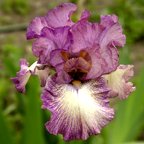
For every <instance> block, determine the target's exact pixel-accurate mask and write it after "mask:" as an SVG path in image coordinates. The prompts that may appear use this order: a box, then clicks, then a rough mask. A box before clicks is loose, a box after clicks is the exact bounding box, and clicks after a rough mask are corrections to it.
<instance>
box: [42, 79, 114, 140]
mask: <svg viewBox="0 0 144 144" xmlns="http://www.w3.org/2000/svg"><path fill="white" fill-rule="evenodd" d="M108 91H109V90H108V89H107V88H106V87H105V84H104V81H103V80H102V79H99V80H97V81H90V82H87V83H85V84H82V85H81V86H80V87H79V88H78V89H77V88H76V87H75V86H73V85H69V84H57V83H55V82H54V81H52V80H51V78H50V79H49V80H47V84H46V87H45V89H44V91H43V94H42V97H41V98H42V101H43V106H42V107H43V108H46V109H48V110H50V111H51V112H52V115H51V119H50V121H49V122H47V123H46V128H47V130H48V131H49V132H50V133H52V134H54V135H57V134H62V135H63V136H64V139H65V140H74V139H84V140H85V139H87V138H88V137H89V136H90V135H94V134H98V133H100V131H101V129H102V127H104V126H105V125H107V124H108V123H109V121H111V120H112V118H113V117H114V110H113V109H112V108H110V107H109V105H108V103H109V101H108V99H107V95H108Z"/></svg>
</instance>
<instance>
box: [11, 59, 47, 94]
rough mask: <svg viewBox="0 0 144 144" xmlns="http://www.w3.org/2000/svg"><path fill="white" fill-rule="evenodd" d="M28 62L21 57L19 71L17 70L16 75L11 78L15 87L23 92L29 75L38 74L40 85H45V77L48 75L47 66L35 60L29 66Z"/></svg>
mask: <svg viewBox="0 0 144 144" xmlns="http://www.w3.org/2000/svg"><path fill="white" fill-rule="evenodd" d="M28 66H29V63H28V62H27V60H26V59H21V60H20V71H19V72H17V76H16V77H14V78H11V80H12V81H13V82H14V84H15V87H16V89H17V90H18V91H19V92H21V93H24V92H25V86H26V84H27V82H28V80H29V78H30V76H31V75H38V77H39V79H40V81H41V86H45V84H46V80H47V77H48V75H49V68H48V67H44V68H42V67H43V66H42V65H40V64H37V61H36V62H34V63H33V64H32V65H31V66H30V67H28Z"/></svg>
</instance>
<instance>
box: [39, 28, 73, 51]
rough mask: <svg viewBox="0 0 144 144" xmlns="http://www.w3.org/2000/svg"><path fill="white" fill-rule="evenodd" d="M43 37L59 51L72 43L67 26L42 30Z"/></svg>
mask: <svg viewBox="0 0 144 144" xmlns="http://www.w3.org/2000/svg"><path fill="white" fill-rule="evenodd" d="M41 34H42V37H45V38H47V39H49V40H51V41H53V42H54V44H55V47H56V48H59V49H68V48H69V46H70V44H71V43H72V34H71V32H70V27H69V26H64V27H59V28H55V29H50V28H44V29H43V30H42V32H41Z"/></svg>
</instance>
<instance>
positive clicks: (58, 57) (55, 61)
mask: <svg viewBox="0 0 144 144" xmlns="http://www.w3.org/2000/svg"><path fill="white" fill-rule="evenodd" d="M61 52H62V50H61V49H55V50H53V51H52V52H51V54H50V64H51V65H52V66H54V67H55V66H56V65H59V64H61V63H63V62H64V59H63V57H62V54H61Z"/></svg>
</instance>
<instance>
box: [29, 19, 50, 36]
mask: <svg viewBox="0 0 144 144" xmlns="http://www.w3.org/2000/svg"><path fill="white" fill-rule="evenodd" d="M44 27H48V23H47V21H46V19H45V17H36V18H34V19H33V20H32V21H31V23H30V25H29V26H28V28H27V33H26V37H27V39H33V38H38V37H40V34H41V30H42V29H43V28H44Z"/></svg>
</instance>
